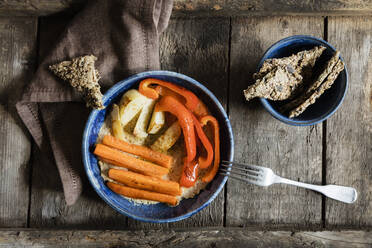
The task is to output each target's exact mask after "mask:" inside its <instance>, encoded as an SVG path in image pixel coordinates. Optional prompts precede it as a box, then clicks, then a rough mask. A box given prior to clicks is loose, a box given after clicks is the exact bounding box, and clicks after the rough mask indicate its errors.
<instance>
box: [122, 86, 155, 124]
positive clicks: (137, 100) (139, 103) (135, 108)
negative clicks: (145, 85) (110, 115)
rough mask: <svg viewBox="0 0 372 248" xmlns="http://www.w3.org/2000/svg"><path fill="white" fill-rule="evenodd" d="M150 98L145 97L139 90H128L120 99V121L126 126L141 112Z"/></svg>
mask: <svg viewBox="0 0 372 248" xmlns="http://www.w3.org/2000/svg"><path fill="white" fill-rule="evenodd" d="M148 101H149V98H147V97H145V96H144V95H142V94H141V93H139V92H138V91H137V90H129V91H127V92H126V93H125V94H124V96H123V97H122V99H121V101H120V113H119V114H120V121H121V125H122V126H123V127H125V126H126V125H127V124H128V123H129V122H130V121H131V120H133V118H135V117H136V116H137V114H139V112H140V111H141V110H142V108H143V106H144V105H145V104H146V102H148Z"/></svg>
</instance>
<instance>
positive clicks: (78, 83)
mask: <svg viewBox="0 0 372 248" xmlns="http://www.w3.org/2000/svg"><path fill="white" fill-rule="evenodd" d="M96 60H97V58H96V57H95V56H93V55H87V56H81V57H77V58H74V59H72V61H62V62H61V63H58V64H55V65H51V66H49V69H50V70H51V71H52V72H53V73H54V74H55V75H56V76H58V77H60V78H61V79H63V80H65V81H67V82H69V83H70V85H71V86H72V87H74V88H75V89H76V90H77V91H78V92H79V93H80V94H81V95H82V97H83V98H84V100H85V102H86V105H87V107H92V108H95V109H103V108H104V106H103V102H102V93H101V90H100V86H99V84H98V80H99V79H100V76H99V72H98V71H97V70H96V69H95V67H94V62H95V61H96Z"/></svg>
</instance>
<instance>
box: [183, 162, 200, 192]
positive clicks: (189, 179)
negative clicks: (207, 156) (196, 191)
mask: <svg viewBox="0 0 372 248" xmlns="http://www.w3.org/2000/svg"><path fill="white" fill-rule="evenodd" d="M198 171H199V164H198V163H197V162H196V160H193V161H191V162H188V161H187V160H186V158H185V160H184V163H183V171H182V175H181V179H180V186H182V187H186V188H190V187H192V186H194V184H195V182H196V179H197V178H198Z"/></svg>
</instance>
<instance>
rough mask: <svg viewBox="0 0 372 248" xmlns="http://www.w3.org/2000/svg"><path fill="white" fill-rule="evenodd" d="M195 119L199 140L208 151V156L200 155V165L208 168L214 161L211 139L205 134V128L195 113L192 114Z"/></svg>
mask: <svg viewBox="0 0 372 248" xmlns="http://www.w3.org/2000/svg"><path fill="white" fill-rule="evenodd" d="M192 117H193V120H194V126H195V130H196V133H197V135H198V137H199V140H200V141H201V143H202V145H203V147H204V148H205V150H206V151H207V156H206V157H204V156H199V166H200V168H202V169H206V168H208V167H209V166H210V165H211V163H212V161H213V147H212V145H211V142H209V139H208V137H207V135H205V133H204V130H203V128H202V126H201V124H200V122H199V120H198V119H197V118H196V117H195V115H192Z"/></svg>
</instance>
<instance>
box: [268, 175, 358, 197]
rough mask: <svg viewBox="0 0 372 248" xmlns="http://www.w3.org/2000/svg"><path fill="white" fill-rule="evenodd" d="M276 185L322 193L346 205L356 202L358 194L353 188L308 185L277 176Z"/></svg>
mask: <svg viewBox="0 0 372 248" xmlns="http://www.w3.org/2000/svg"><path fill="white" fill-rule="evenodd" d="M275 182H276V183H285V184H290V185H294V186H298V187H301V188H306V189H311V190H315V191H318V192H320V193H322V194H323V195H325V196H327V197H329V198H332V199H335V200H338V201H342V202H346V203H353V202H355V201H356V199H357V196H358V193H357V191H356V190H355V189H354V188H352V187H345V186H338V185H314V184H308V183H301V182H297V181H292V180H289V179H286V178H282V177H279V176H277V178H275Z"/></svg>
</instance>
